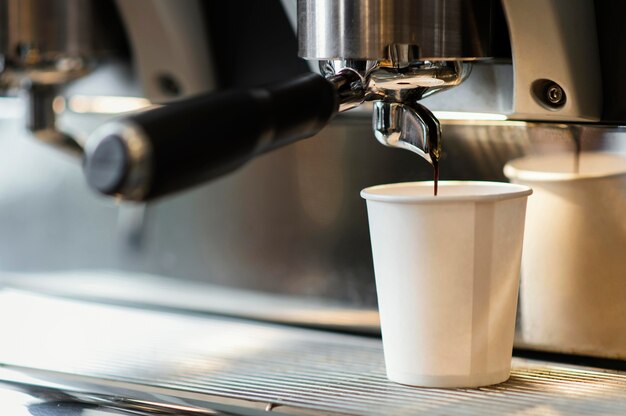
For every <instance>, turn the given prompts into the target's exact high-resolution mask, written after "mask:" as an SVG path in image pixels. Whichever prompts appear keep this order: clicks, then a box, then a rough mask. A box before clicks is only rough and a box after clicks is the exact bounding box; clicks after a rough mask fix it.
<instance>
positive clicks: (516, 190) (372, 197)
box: [361, 181, 533, 204]
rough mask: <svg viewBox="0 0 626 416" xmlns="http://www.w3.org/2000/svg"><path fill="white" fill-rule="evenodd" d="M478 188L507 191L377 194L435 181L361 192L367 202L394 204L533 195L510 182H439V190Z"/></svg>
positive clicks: (380, 187)
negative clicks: (478, 193) (473, 193)
mask: <svg viewBox="0 0 626 416" xmlns="http://www.w3.org/2000/svg"><path fill="white" fill-rule="evenodd" d="M459 185H462V186H478V187H487V186H491V187H499V188H500V189H503V190H505V191H504V192H502V191H500V192H494V193H489V194H483V195H437V196H435V195H432V194H427V195H426V194H425V195H389V194H383V193H377V191H381V190H383V189H385V190H388V189H390V188H405V187H407V186H409V187H420V188H421V187H426V186H428V187H431V189H432V186H433V181H418V182H398V183H390V184H383V185H375V186H370V187H367V188H365V189H363V190H362V191H361V198H363V199H365V200H367V201H379V202H393V203H415V202H419V203H435V204H436V203H449V202H488V201H499V200H505V199H514V198H522V197H527V196H528V195H530V194H532V193H533V190H532V189H531V188H530V187H529V186H527V185H522V184H517V183H509V182H488V181H439V188H440V189H441V188H444V187H447V186H459Z"/></svg>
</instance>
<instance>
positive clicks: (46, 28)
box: [0, 0, 113, 88]
mask: <svg viewBox="0 0 626 416" xmlns="http://www.w3.org/2000/svg"><path fill="white" fill-rule="evenodd" d="M105 3H106V4H109V3H110V2H94V1H90V0H2V1H0V24H1V27H2V28H3V30H2V31H1V32H0V55H2V59H3V65H2V71H1V74H0V84H2V87H3V88H11V87H19V85H20V83H21V81H22V80H23V79H29V80H31V81H33V82H36V83H39V84H61V83H66V82H68V81H71V80H73V79H76V78H78V77H80V76H82V75H85V74H86V73H87V72H89V71H90V69H91V67H92V65H93V64H94V59H96V58H98V57H101V56H103V55H106V54H108V53H110V52H111V51H112V48H113V46H112V44H111V39H112V36H111V33H110V30H111V28H112V27H111V26H110V25H111V24H112V22H104V21H102V14H101V12H102V8H101V6H103V5H104V4H105Z"/></svg>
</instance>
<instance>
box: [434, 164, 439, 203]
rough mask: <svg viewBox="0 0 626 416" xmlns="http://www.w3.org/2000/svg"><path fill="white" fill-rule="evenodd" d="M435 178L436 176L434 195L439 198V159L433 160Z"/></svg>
mask: <svg viewBox="0 0 626 416" xmlns="http://www.w3.org/2000/svg"><path fill="white" fill-rule="evenodd" d="M433 176H434V180H433V182H434V184H435V186H434V188H435V189H434V194H435V196H437V190H438V188H439V161H438V160H437V159H433Z"/></svg>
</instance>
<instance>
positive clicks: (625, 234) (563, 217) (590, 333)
mask: <svg viewBox="0 0 626 416" xmlns="http://www.w3.org/2000/svg"><path fill="white" fill-rule="evenodd" d="M576 164H577V163H576V159H575V155H574V154H573V153H568V154H552V155H538V156H527V157H524V158H522V159H517V160H513V161H511V162H509V163H508V164H507V165H506V166H505V169H504V173H505V174H506V176H508V177H509V178H510V179H511V181H513V182H516V183H521V184H527V185H531V186H532V187H533V189H534V191H535V194H534V195H533V198H531V200H530V201H529V203H528V215H527V219H526V238H525V242H524V254H523V256H522V282H521V289H520V290H521V293H520V312H521V314H520V316H521V342H523V343H526V344H528V345H531V346H533V347H534V348H542V349H547V350H555V351H559V352H568V353H569V352H574V353H577V354H588V355H598V354H601V355H602V356H613V357H616V358H622V359H624V358H626V221H625V215H626V156H625V155H619V154H614V153H607V152H582V153H581V154H580V156H579V161H578V170H577V169H576Z"/></svg>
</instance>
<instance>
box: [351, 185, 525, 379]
mask: <svg viewBox="0 0 626 416" xmlns="http://www.w3.org/2000/svg"><path fill="white" fill-rule="evenodd" d="M531 192H532V191H531V190H530V188H528V187H527V186H522V185H512V184H508V183H496V182H440V183H439V195H438V196H436V197H435V196H433V183H432V182H415V183H400V184H393V185H381V186H374V187H371V188H367V189H364V190H363V191H362V192H361V196H362V197H363V198H365V199H366V200H367V211H368V216H369V224H370V235H371V240H372V252H373V255H374V270H375V274H376V288H377V293H378V307H379V311H380V320H381V330H382V335H383V347H384V351H385V364H386V367H387V377H388V378H389V379H390V380H392V381H395V382H398V383H402V384H409V385H415V386H425V387H478V386H484V385H489V384H495V383H499V382H503V381H505V380H507V379H508V378H509V374H510V368H511V354H512V348H513V334H514V328H515V312H516V306H517V293H518V285H519V265H520V256H521V251H522V239H523V233H524V214H525V210H526V200H527V197H528V195H530V194H531Z"/></svg>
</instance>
